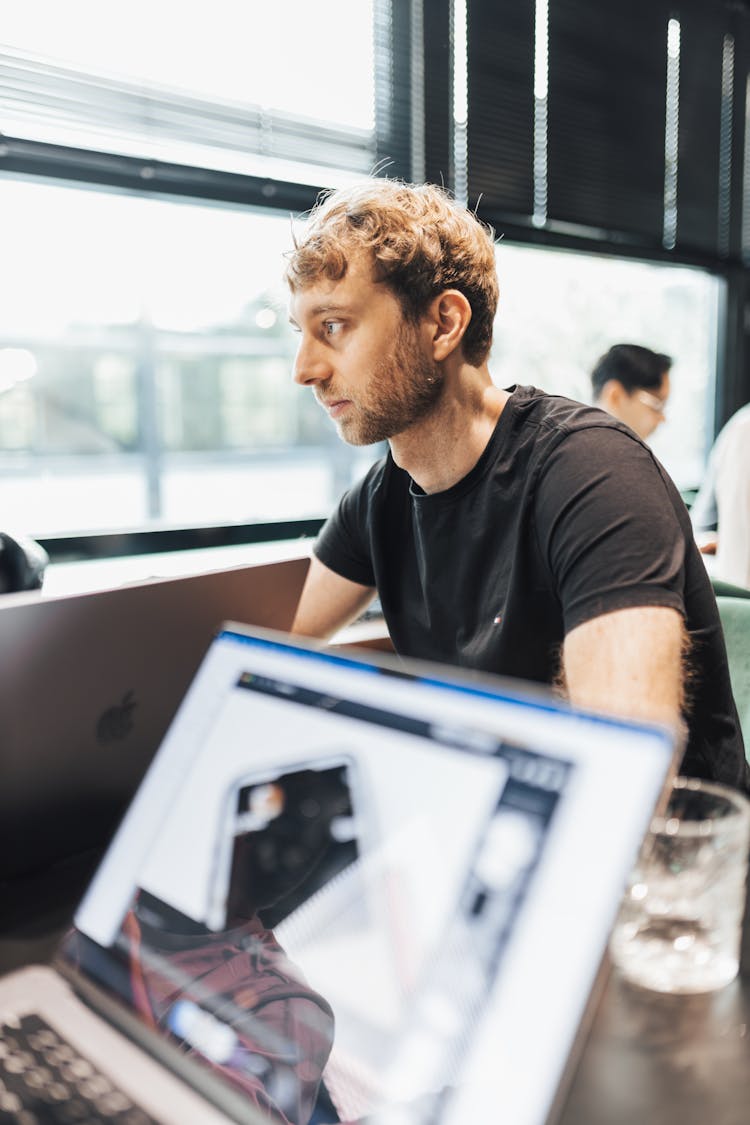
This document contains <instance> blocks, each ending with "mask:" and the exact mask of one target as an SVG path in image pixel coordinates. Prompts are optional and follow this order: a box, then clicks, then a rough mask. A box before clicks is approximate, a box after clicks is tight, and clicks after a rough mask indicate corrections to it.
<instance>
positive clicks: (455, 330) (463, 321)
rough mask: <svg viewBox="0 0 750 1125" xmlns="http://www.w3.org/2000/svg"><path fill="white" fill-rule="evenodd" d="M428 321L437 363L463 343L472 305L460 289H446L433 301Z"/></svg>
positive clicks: (434, 357) (433, 356)
mask: <svg viewBox="0 0 750 1125" xmlns="http://www.w3.org/2000/svg"><path fill="white" fill-rule="evenodd" d="M426 319H427V321H428V325H429V331H430V340H431V344H432V358H433V359H434V360H435V362H436V363H438V362H440V360H443V359H447V358H448V356H449V355H451V354H452V353H453V352H454V351H455V350H456V348H457V347H458V346H459V344H460V343H461V341H462V339H463V336H464V333H465V331H466V329H467V328H468V326H469V321H470V320H471V305H470V304H469V302H468V300H467V299H466V297H465V296H464V295H463V293H461V292H460V291H459V290H458V289H444V290H443V292H442V293H439V294H438V296H437V297H435V298H434V300H433V301H432V302H431V304H430V307H429V309H428V312H427V318H426Z"/></svg>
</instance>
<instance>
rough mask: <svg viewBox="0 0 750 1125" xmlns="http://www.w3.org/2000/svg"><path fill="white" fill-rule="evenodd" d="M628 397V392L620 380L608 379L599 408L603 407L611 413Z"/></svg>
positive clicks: (603, 388) (599, 400)
mask: <svg viewBox="0 0 750 1125" xmlns="http://www.w3.org/2000/svg"><path fill="white" fill-rule="evenodd" d="M626 396H627V391H626V390H625V388H624V387H623V385H622V383H621V382H620V380H619V379H608V380H607V382H606V383H605V384H604V386H603V387H602V389H601V392H600V394H599V398H598V400H597V406H601V407H603V408H604V410H609V411H610V413H611V412H613V411H614V410H617V409H618V408H619V406H620V405H621V404H622V402H623V399H624V398H625V397H626Z"/></svg>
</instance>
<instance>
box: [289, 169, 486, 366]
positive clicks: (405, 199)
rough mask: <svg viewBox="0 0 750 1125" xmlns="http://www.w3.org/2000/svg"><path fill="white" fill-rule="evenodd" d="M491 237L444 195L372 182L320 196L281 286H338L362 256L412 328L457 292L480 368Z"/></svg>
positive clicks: (430, 187)
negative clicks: (323, 281)
mask: <svg viewBox="0 0 750 1125" xmlns="http://www.w3.org/2000/svg"><path fill="white" fill-rule="evenodd" d="M494 237H495V232H494V231H493V230H492V228H491V227H488V226H486V225H485V224H484V223H482V222H480V221H479V219H477V217H476V216H475V215H474V214H472V212H471V211H468V210H467V209H466V208H465V207H463V206H461V205H460V204H458V203H456V201H455V199H453V198H452V196H450V195H449V194H448V192H447V191H445V190H444V189H443V188H440V187H436V186H435V185H434V184H409V183H404V182H403V181H401V180H388V179H371V180H368V181H367V182H365V183H362V184H358V185H356V186H355V187H352V188H348V189H344V190H336V191H331V192H327V193H325V194H324V195H322V196H321V198H320V199H319V200H318V202H317V203H316V205H315V207H314V208H313V209H312V211H311V212H310V214H309V216H308V219H307V224H306V226H305V229H304V231H303V234H302V237H301V238H300V239H299V240H295V246H294V249H293V250H292V251H291V252H290V253H289V255H288V257H287V267H286V280H287V282H288V284H289V287H290V288H291V289H292V291H295V290H297V289H304V288H305V287H306V286H307V285H310V284H311V283H312V282H314V281H316V280H317V279H318V278H320V277H326V278H328V279H329V280H330V281H340V280H341V278H343V277H344V275H345V274H346V271H347V269H348V266H349V259H350V257H351V256H352V254H357V253H359V252H361V251H365V252H366V253H369V254H370V255H371V256H372V261H373V266H374V272H375V278H376V280H377V281H381V282H383V283H385V284H386V285H387V286H388V287H389V288H390V289H391V291H392V292H393V293H394V295H395V296H396V297H397V298H398V300H399V302H400V304H401V307H402V309H403V311H404V315H405V316H406V318H407V319H408V320H409V321H411V322H413V323H416V322H418V321H419V319H420V318H421V316H422V315H423V314H424V313H425V311H426V309H427V307H428V305H429V303H430V301H431V300H432V299H433V298H434V297H436V296H437V295H438V294H439V293H441V292H442V291H443V290H445V289H458V290H459V291H460V292H461V293H463V294H464V296H465V297H466V299H467V300H468V302H469V304H470V305H471V314H472V315H471V320H470V322H469V325H468V327H467V329H466V332H465V334H464V337H463V340H462V348H463V353H464V356H465V357H466V360H467V362H468V363H471V364H473V365H474V366H479V365H480V364H482V363H483V362H484V361H485V360H486V359H487V356H488V354H489V350H490V346H491V344H492V324H493V320H494V318H495V312H496V309H497V301H498V282H497V270H496V264H495V251H494Z"/></svg>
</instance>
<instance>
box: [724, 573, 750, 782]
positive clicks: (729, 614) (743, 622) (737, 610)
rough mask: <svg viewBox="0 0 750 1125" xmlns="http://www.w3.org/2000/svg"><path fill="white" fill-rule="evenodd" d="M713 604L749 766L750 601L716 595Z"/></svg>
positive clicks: (743, 598) (744, 598) (742, 598)
mask: <svg viewBox="0 0 750 1125" xmlns="http://www.w3.org/2000/svg"><path fill="white" fill-rule="evenodd" d="M716 604H717V605H718V607H719V616H720V617H721V625H722V628H723V630H724V639H725V641H726V645H727V655H728V657H729V676H730V679H731V681H732V693H733V695H734V701H735V703H736V704H737V712H738V714H739V718H740V726H741V728H742V736H743V738H744V740H745V757H746V758H747V760H748V761H749V762H750V600H748V598H746V597H741V598H733V597H726V596H725V595H721V594H720V595H719V596H718V597H717V599H716Z"/></svg>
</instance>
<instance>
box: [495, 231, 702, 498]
mask: <svg viewBox="0 0 750 1125" xmlns="http://www.w3.org/2000/svg"><path fill="white" fill-rule="evenodd" d="M497 261H498V274H499V278H500V306H499V310H498V316H497V320H496V323H495V343H494V347H493V352H492V364H491V366H492V369H493V377H494V378H495V381H496V382H498V383H501V384H502V385H503V386H505V385H508V384H510V383H516V382H517V383H532V384H533V385H534V386H537V387H541V388H542V389H544V390H546V391H550V392H551V393H553V394H564V395H569V396H570V397H571V398H575V399H579V400H580V401H581V402H590V401H591V384H590V381H589V372H590V371H591V369H592V367H593V366H594V364H595V362H596V360H597V359H598V358H599V356H600V355H602V354H603V353H604V352H605V351H606V350H607V349H608V348H609V347H610V346H611V345H612V344H617V343H634V344H644V345H645V346H646V347H650V348H652V349H653V350H654V351H658V352H666V353H667V354H668V355H670V356H671V357H672V360H673V367H672V373H671V380H670V382H671V388H672V389H671V394H670V398H669V403H668V408H667V421H666V422H665V423H664V424H663V425H661V426H659V428H658V429H657V430H656V432H655V433H654V435H653V437H652V438H651V442H650V444H651V446H652V448H653V449H654V452H655V453H656V454H657V456H658V457H659V458H660V460H661V461H662V462H663V464H664V465H665V467H666V468H667V469H668V470H669V472H670V474H671V475H672V477H673V478H674V480H675V481H676V483H677V484H678V485H679V486H680V487H681V488H683V489H689V488H692V487H694V486H695V485H696V484H698V483H699V482H700V480H701V477H702V474H703V467H704V464H705V458H706V449H707V447H708V446H709V445H710V443H711V440H712V436H713V401H714V384H715V378H716V325H717V322H718V316H719V303H720V297H721V293H722V288H723V283H722V282H721V281H720V280H719V279H718V278H716V277H715V276H713V275H712V274H710V273H708V272H706V271H705V270H699V269H689V268H687V267H680V266H672V265H669V266H665V265H656V264H653V263H648V262H639V261H624V260H622V259H619V260H618V259H613V258H609V257H604V256H601V255H593V254H582V253H574V252H571V251H557V250H549V249H537V248H531V247H528V246H519V245H516V244H510V243H508V242H506V241H504V240H503V241H501V242H500V243H499V245H498V251H497Z"/></svg>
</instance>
